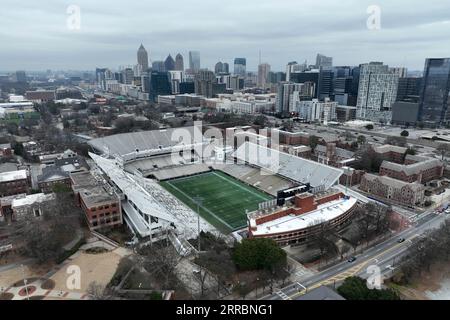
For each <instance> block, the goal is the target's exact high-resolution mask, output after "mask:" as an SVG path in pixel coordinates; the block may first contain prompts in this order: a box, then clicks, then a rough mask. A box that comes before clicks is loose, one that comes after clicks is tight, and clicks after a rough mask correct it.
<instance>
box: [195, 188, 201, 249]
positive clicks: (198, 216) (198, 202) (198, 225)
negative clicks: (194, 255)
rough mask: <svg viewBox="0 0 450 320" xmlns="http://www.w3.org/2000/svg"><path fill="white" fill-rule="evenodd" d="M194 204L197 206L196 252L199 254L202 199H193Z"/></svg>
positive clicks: (197, 197)
mask: <svg viewBox="0 0 450 320" xmlns="http://www.w3.org/2000/svg"><path fill="white" fill-rule="evenodd" d="M193 200H194V202H195V203H196V204H197V227H198V252H199V253H200V251H201V246H200V240H201V239H200V232H201V230H200V206H201V204H202V202H203V198H202V197H199V196H196V197H194V198H193Z"/></svg>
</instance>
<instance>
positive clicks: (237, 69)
mask: <svg viewBox="0 0 450 320" xmlns="http://www.w3.org/2000/svg"><path fill="white" fill-rule="evenodd" d="M246 68H247V60H246V59H245V58H236V59H234V74H235V75H239V76H242V77H244V76H245V72H246Z"/></svg>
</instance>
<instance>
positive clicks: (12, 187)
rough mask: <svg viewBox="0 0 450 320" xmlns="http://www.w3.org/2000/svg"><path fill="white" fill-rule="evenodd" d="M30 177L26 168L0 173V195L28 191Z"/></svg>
mask: <svg viewBox="0 0 450 320" xmlns="http://www.w3.org/2000/svg"><path fill="white" fill-rule="evenodd" d="M30 186H31V179H30V176H29V174H28V171H27V170H17V171H9V172H2V173H0V197H5V196H10V195H14V194H19V193H28V192H29V191H30Z"/></svg>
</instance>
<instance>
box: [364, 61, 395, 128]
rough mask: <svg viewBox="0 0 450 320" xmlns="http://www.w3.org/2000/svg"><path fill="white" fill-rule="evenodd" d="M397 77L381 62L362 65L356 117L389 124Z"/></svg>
mask: <svg viewBox="0 0 450 320" xmlns="http://www.w3.org/2000/svg"><path fill="white" fill-rule="evenodd" d="M398 79H399V76H398V74H397V73H395V72H393V71H392V70H390V69H389V66H387V65H385V64H383V63H382V62H370V63H367V64H362V65H361V66H360V72H359V89H358V100H357V105H356V107H357V117H358V118H360V119H366V120H370V121H377V122H378V121H380V122H384V123H387V122H390V121H391V118H392V104H393V103H394V102H395V100H396V98H397V88H398Z"/></svg>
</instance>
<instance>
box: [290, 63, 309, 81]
mask: <svg viewBox="0 0 450 320" xmlns="http://www.w3.org/2000/svg"><path fill="white" fill-rule="evenodd" d="M306 69H307V66H306V62H305V63H304V64H298V63H297V61H291V62H289V63H288V65H287V66H286V81H291V74H293V73H297V72H303V71H305V70H306Z"/></svg>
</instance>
